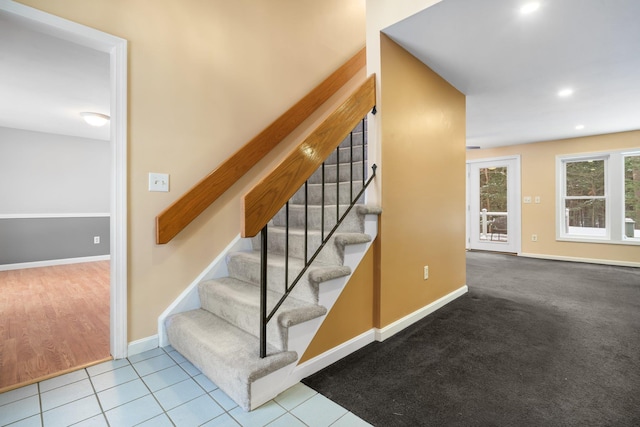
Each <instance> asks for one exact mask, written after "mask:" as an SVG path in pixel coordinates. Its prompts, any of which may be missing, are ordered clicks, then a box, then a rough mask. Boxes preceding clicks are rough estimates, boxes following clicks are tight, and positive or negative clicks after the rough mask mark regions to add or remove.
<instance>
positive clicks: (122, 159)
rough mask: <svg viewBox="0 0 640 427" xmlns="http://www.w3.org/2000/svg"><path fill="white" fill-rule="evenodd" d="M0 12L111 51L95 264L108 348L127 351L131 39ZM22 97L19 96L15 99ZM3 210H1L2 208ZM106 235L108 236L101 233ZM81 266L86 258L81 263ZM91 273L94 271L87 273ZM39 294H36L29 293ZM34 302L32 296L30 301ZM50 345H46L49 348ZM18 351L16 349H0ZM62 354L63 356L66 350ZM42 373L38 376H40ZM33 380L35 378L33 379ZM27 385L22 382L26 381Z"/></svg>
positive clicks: (30, 14) (38, 15)
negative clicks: (102, 215)
mask: <svg viewBox="0 0 640 427" xmlns="http://www.w3.org/2000/svg"><path fill="white" fill-rule="evenodd" d="M0 18H2V19H3V20H5V21H10V22H17V23H20V24H21V25H23V26H26V27H28V28H30V29H33V30H35V31H38V32H40V33H42V34H45V35H48V36H51V37H56V38H59V39H62V40H66V41H69V42H72V43H75V44H77V45H79V46H83V47H86V48H89V49H94V50H96V51H99V52H104V53H106V54H107V55H108V68H109V69H108V75H109V82H108V88H107V90H108V97H109V101H110V102H109V111H108V113H109V116H110V118H111V120H110V128H111V130H110V136H109V137H108V141H107V142H105V143H106V144H108V150H107V155H108V156H109V160H110V166H109V170H108V175H109V178H108V181H109V202H108V210H109V212H108V225H109V226H108V228H109V231H108V236H107V237H108V241H109V253H110V261H108V265H107V264H102V265H98V264H96V265H94V266H95V267H97V268H101V269H102V270H105V269H106V270H107V271H106V274H108V277H109V279H108V282H109V283H108V287H109V288H108V298H109V309H108V310H109V316H108V318H109V320H108V323H109V339H108V340H109V342H108V346H109V353H110V354H111V357H113V358H116V359H119V358H123V357H126V356H127V297H126V295H127V263H126V260H127V246H126V242H127V224H126V218H127V216H126V209H127V207H126V200H127V197H126V182H127V176H126V165H127V160H126V152H127V149H126V147H127V139H126V134H127V132H126V129H127V124H126V117H127V109H126V104H127V73H126V70H127V62H126V61H127V42H126V40H123V39H121V38H118V37H114V36H112V35H109V34H106V33H103V32H100V31H97V30H94V29H92V28H89V27H86V26H83V25H80V24H77V23H74V22H71V21H67V20H65V19H62V18H59V17H56V16H53V15H50V14H48V13H44V12H41V11H39V10H37V9H33V8H30V7H27V6H24V5H21V4H19V3H15V2H8V1H0ZM11 101H12V102H16V103H18V102H19V101H20V100H19V99H12V100H11ZM0 214H1V212H0ZM103 240H106V239H103ZM77 265H78V266H82V264H77ZM89 274H91V273H89ZM31 296H32V298H30V299H29V300H31V299H35V297H36V295H31ZM29 302H30V301H29ZM46 350H47V349H42V351H46ZM0 356H2V358H4V359H6V358H8V357H18V356H19V355H17V354H16V353H13V354H12V355H9V354H6V355H0ZM60 357H64V355H63V354H61V355H60ZM41 379H42V378H38V380H41ZM34 382H35V381H34ZM22 385H24V384H22Z"/></svg>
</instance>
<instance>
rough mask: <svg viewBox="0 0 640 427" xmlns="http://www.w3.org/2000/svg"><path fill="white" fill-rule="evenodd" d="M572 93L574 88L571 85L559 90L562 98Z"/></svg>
mask: <svg viewBox="0 0 640 427" xmlns="http://www.w3.org/2000/svg"><path fill="white" fill-rule="evenodd" d="M571 95H573V89H571V88H570V87H568V88H564V89H561V90H559V91H558V96H559V97H560V98H566V97H567V96H571Z"/></svg>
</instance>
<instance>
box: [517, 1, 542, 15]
mask: <svg viewBox="0 0 640 427" xmlns="http://www.w3.org/2000/svg"><path fill="white" fill-rule="evenodd" d="M539 8H540V2H537V1H532V2H529V3H525V4H523V5H522V7H520V13H521V14H523V15H528V14H529V13H532V12H535V11H536V10H538V9H539Z"/></svg>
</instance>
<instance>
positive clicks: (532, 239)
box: [531, 234, 538, 242]
mask: <svg viewBox="0 0 640 427" xmlns="http://www.w3.org/2000/svg"><path fill="white" fill-rule="evenodd" d="M531 241H532V242H537V241H538V235H537V234H532V235H531Z"/></svg>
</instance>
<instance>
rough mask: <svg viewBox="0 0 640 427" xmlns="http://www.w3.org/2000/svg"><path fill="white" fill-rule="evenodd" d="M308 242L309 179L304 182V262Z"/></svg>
mask: <svg viewBox="0 0 640 427" xmlns="http://www.w3.org/2000/svg"><path fill="white" fill-rule="evenodd" d="M308 244H309V181H305V182H304V263H305V264H306V263H307V246H308Z"/></svg>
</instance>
